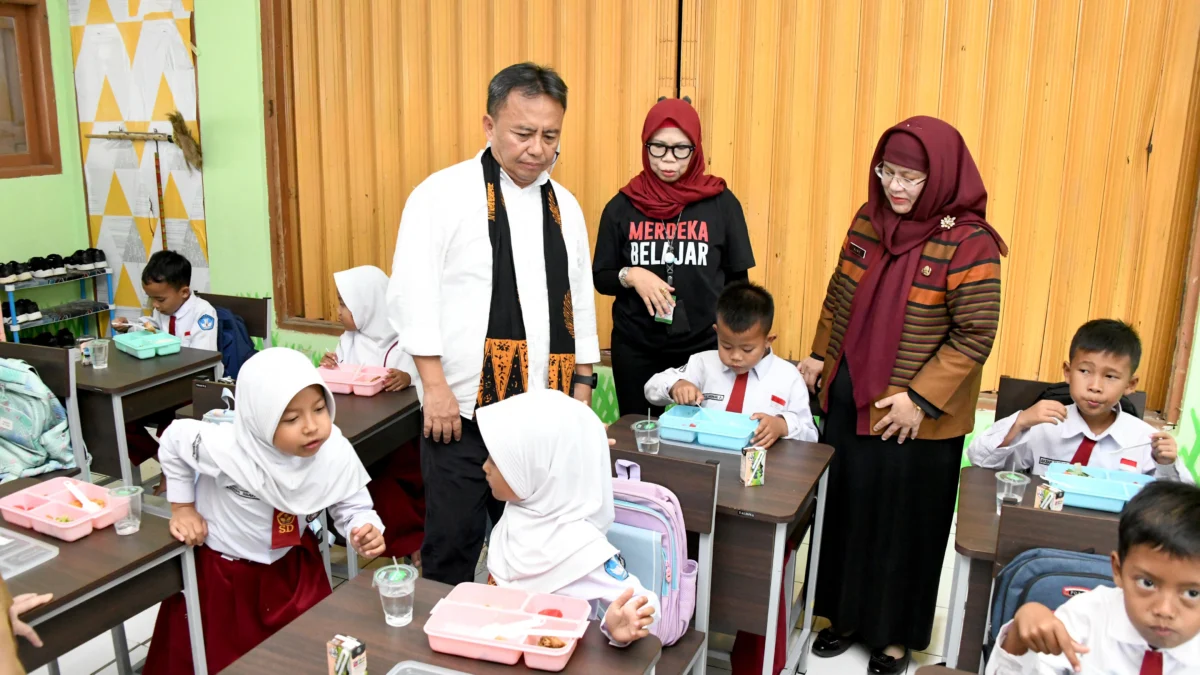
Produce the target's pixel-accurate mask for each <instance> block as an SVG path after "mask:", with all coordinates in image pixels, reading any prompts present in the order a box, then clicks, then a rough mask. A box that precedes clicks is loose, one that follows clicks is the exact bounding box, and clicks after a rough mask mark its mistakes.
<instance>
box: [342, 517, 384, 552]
mask: <svg viewBox="0 0 1200 675" xmlns="http://www.w3.org/2000/svg"><path fill="white" fill-rule="evenodd" d="M350 541H351V542H352V543H353V544H354V550H356V551H358V554H359V555H361V556H363V557H366V558H375V557H377V556H379V555H381V554H382V553H383V549H384V548H386V546H385V545H384V543H383V534H382V533H381V532H380V531H379V530H377V529H375V526H374V525H371V524H367V525H363V526H362V527H356V528H354V529H353V530H351V531H350Z"/></svg>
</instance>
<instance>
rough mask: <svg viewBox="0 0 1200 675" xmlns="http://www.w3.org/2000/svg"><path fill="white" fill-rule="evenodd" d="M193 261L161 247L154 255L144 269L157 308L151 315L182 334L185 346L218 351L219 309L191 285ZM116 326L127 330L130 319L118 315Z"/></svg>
mask: <svg viewBox="0 0 1200 675" xmlns="http://www.w3.org/2000/svg"><path fill="white" fill-rule="evenodd" d="M191 284H192V264H191V263H190V262H188V259H187V258H185V257H183V256H182V255H180V254H178V253H176V252H175V251H159V252H157V253H155V254H154V255H152V256H150V261H149V262H148V263H146V267H145V269H143V270H142V290H144V291H145V292H146V296H147V297H148V298H149V299H150V302H151V303H152V305H153V307H154V312H153V313H152V314H151V315H150V319H151V320H152V321H153V322H154V323H155V325H156V326H157V327H158V330H161V331H165V332H167V333H170V334H171V335H174V336H175V337H177V338H179V341H180V346H181V347H191V348H192V349H207V350H209V351H214V352H215V351H217V311H216V310H215V309H213V306H212V305H211V304H209V302H208V301H207V300H205V299H204V298H201V297H198V296H197V295H196V294H195V293H193V292H192V289H191ZM113 329H114V330H117V331H119V332H122V333H124V332H125V331H127V330H128V329H129V322H128V321H127V320H125V319H117V320H116V321H114V322H113Z"/></svg>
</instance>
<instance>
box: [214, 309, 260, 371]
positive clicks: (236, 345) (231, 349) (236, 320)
mask: <svg viewBox="0 0 1200 675" xmlns="http://www.w3.org/2000/svg"><path fill="white" fill-rule="evenodd" d="M215 309H216V310H217V349H219V350H220V351H221V365H223V366H225V377H232V378H233V379H235V380H236V379H237V376H238V371H239V370H241V369H242V364H243V363H245V362H246V361H247V360H248V359H249V358H250V357H251V356H254V355H255V354H257V353H258V350H257V349H255V348H254V341H253V340H251V339H250V333H249V331H247V330H246V322H245V321H242V317H240V316H238V315H237V314H234V313H233V312H231V311H229V310H227V309H225V308H224V307H217V308H215Z"/></svg>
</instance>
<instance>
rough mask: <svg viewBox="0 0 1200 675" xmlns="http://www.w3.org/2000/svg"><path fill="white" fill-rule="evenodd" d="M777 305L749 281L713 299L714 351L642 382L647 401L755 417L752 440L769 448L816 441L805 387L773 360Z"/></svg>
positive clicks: (795, 374) (793, 370)
mask: <svg viewBox="0 0 1200 675" xmlns="http://www.w3.org/2000/svg"><path fill="white" fill-rule="evenodd" d="M774 320H775V301H774V300H772V298H771V294H770V293H768V292H767V291H766V290H765V289H764V288H762V287H761V286H758V285H756V284H752V283H750V282H738V283H733V284H730V285H728V286H726V287H725V290H724V291H722V292H721V296H720V297H719V298H717V323H716V325H715V326H713V328H714V329H715V330H716V331H717V349H715V350H712V351H707V352H700V353H699V354H695V355H693V356H692V358H691V359H689V360H688V362H687V365H685V366H683V367H682V368H671V369H668V370H664V371H663V372H661V373H659V374H658V375H655V376H654V377H652V378H650V381H649V382H647V383H646V388H645V393H646V400H647V401H649V402H650V403H653V404H654V405H666V404H668V403H671V402H672V401H673V402H675V403H679V404H682V405H698V406H702V407H705V408H712V409H714V410H728V411H730V412H737V413H740V412H747V413H754V414H752V415H751V416H750V419H753V420H759V423H758V429H757V430H755V432H754V438H753V440H752V441H751V442H752V443H753V444H754V445H758V446H761V447H764V448H769V447H771V445H773V444H774V443H775V441H777V440H779V439H780V438H789V439H792V440H798V441H816V440H817V427H816V425H814V424H813V418H812V412H810V411H809V409H808V388H807V387H806V386H805V384H804V379H803V378H802V377H801V376H800V373H798V372H797V371H796V367H795V366H793V365H792V364H790V363H788V362H787V361H784V360H783V359H781V358H779V357H778V356H775V354H773V353H772V352H771V343H772V342H774V341H775V336H774V335H772V334H771V324H772V323H773V322H774Z"/></svg>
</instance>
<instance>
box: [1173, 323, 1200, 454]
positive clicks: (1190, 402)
mask: <svg viewBox="0 0 1200 675" xmlns="http://www.w3.org/2000/svg"><path fill="white" fill-rule="evenodd" d="M1196 330H1197V332H1200V322H1197V326H1196ZM1198 437H1200V340H1195V339H1193V340H1192V360H1191V364H1190V366H1189V367H1188V378H1187V387H1186V388H1185V389H1184V390H1183V415H1182V417H1181V418H1180V420H1179V429H1178V431H1177V432H1176V433H1175V438H1176V439H1178V441H1179V449H1180V452H1181V453H1182V454H1183V456H1184V457H1186V458H1187V463H1188V466H1189V467H1190V468H1191V469H1192V475H1194V476H1197V477H1200V443H1197V438H1198Z"/></svg>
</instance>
